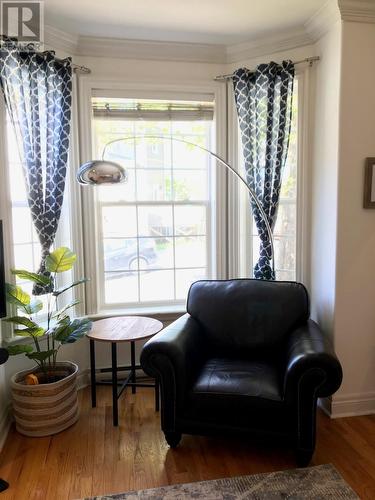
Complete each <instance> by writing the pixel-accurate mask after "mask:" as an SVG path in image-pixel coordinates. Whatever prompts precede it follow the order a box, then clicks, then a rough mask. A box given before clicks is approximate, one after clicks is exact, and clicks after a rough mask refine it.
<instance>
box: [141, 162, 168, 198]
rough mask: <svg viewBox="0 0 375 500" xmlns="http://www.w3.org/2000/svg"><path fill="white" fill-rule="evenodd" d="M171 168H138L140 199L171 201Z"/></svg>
mask: <svg viewBox="0 0 375 500" xmlns="http://www.w3.org/2000/svg"><path fill="white" fill-rule="evenodd" d="M171 179H172V172H171V170H166V169H165V170H157V169H153V170H150V169H143V168H140V169H137V199H138V201H170V199H171V182H172V180H171Z"/></svg>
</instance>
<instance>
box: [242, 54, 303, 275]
mask: <svg viewBox="0 0 375 500" xmlns="http://www.w3.org/2000/svg"><path fill="white" fill-rule="evenodd" d="M293 81H294V65H293V63H292V62H291V61H284V62H283V63H282V64H281V65H279V64H276V63H274V62H270V63H269V64H261V65H259V66H258V68H257V69H256V70H255V71H253V72H251V71H249V70H248V69H246V68H240V69H238V70H237V71H235V73H234V76H233V85H234V95H235V100H236V106H237V113H238V119H239V125H240V130H241V139H242V147H243V155H244V161H245V171H246V180H247V182H248V184H249V186H250V187H251V188H252V189H253V190H254V191H255V193H256V195H257V197H258V199H259V200H260V202H261V205H262V208H263V209H264V211H265V213H266V215H267V219H268V222H269V225H270V227H271V229H272V231H273V230H274V227H275V223H276V218H277V209H278V205H279V197H280V188H281V181H282V173H283V168H284V165H285V161H286V158H287V154H288V146H289V135H290V126H291V116H292V97H293ZM251 207H252V211H253V216H254V220H255V224H256V227H257V230H258V235H259V238H260V253H259V260H258V262H257V263H256V265H255V267H254V276H255V278H258V279H267V280H274V279H275V278H276V277H275V275H274V272H273V270H272V267H271V265H270V262H271V258H272V248H271V242H270V241H269V236H268V233H267V230H266V225H265V223H264V221H263V219H262V217H261V214H260V211H259V209H258V208H257V206H256V205H255V203H254V202H253V201H251Z"/></svg>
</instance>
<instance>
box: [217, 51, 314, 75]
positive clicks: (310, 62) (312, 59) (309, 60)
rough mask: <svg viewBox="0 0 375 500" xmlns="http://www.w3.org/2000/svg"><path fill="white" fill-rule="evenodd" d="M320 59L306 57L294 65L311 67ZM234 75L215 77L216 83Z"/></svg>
mask: <svg viewBox="0 0 375 500" xmlns="http://www.w3.org/2000/svg"><path fill="white" fill-rule="evenodd" d="M319 60H320V57H319V56H313V57H306V58H305V59H301V60H300V61H295V62H294V63H293V64H302V63H309V65H310V66H312V65H313V63H314V62H315V61H319ZM254 72H255V70H252V71H251V73H254ZM233 76H234V73H230V74H228V75H218V76H215V78H214V80H216V81H221V80H230V79H231V78H233Z"/></svg>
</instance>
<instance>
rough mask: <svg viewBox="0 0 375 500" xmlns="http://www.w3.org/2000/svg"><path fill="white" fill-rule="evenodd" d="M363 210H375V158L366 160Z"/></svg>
mask: <svg viewBox="0 0 375 500" xmlns="http://www.w3.org/2000/svg"><path fill="white" fill-rule="evenodd" d="M363 208H375V158H366V163H365V184H364V196H363Z"/></svg>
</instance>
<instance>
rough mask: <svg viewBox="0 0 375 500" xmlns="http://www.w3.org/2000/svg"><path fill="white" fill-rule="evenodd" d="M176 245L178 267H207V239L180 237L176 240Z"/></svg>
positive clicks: (201, 237) (202, 237)
mask: <svg viewBox="0 0 375 500" xmlns="http://www.w3.org/2000/svg"><path fill="white" fill-rule="evenodd" d="M175 245H176V250H175V252H176V267H205V266H206V263H207V257H206V252H207V249H206V238H205V237H204V236H198V237H187V238H185V237H178V238H175Z"/></svg>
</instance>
